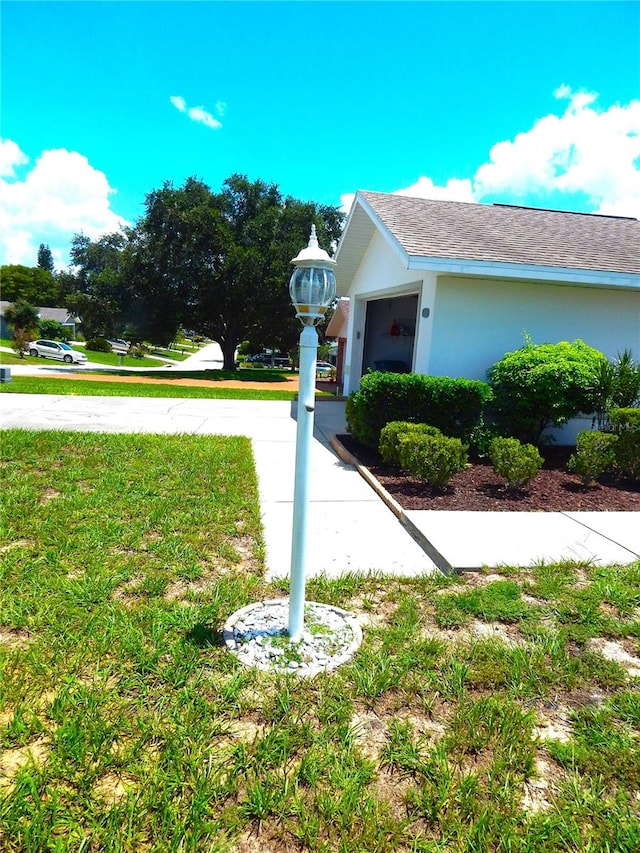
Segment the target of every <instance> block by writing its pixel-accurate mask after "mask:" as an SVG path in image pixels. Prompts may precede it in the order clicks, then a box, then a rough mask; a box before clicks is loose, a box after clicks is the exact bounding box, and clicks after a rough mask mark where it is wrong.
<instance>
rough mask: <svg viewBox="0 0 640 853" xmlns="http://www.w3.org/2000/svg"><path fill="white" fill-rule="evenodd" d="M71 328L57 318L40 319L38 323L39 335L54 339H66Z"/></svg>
mask: <svg viewBox="0 0 640 853" xmlns="http://www.w3.org/2000/svg"><path fill="white" fill-rule="evenodd" d="M68 334H69V330H68V329H67V328H66V327H65V326H63V325H62V323H59V322H58V321H57V320H40V322H39V323H38V336H39V337H41V338H48V339H49V340H54V341H65V340H66V339H67V335H68Z"/></svg>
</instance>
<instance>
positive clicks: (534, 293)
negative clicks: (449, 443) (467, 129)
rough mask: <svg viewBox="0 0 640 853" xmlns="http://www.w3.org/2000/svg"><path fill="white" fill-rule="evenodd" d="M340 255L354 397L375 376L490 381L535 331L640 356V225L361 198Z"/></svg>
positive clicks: (379, 196)
mask: <svg viewBox="0 0 640 853" xmlns="http://www.w3.org/2000/svg"><path fill="white" fill-rule="evenodd" d="M335 257H336V261H337V263H336V268H335V273H336V283H337V295H338V296H340V297H349V298H350V310H349V324H348V332H347V344H346V348H345V357H344V381H343V390H344V392H345V393H350V392H351V391H354V390H356V389H357V388H358V383H359V381H360V377H361V376H362V375H363V374H364V373H366V372H367V371H368V370H370V369H372V370H376V369H382V370H395V371H413V372H417V373H425V374H432V375H436V376H452V377H464V378H468V379H485V378H486V371H487V369H488V368H489V367H491V366H492V365H493V364H494V363H495V362H496V361H497V360H498V359H500V358H501V357H502V356H503V355H504V354H505V353H506V352H510V351H512V350H516V349H518V348H519V347H521V346H522V345H523V343H524V336H525V335H528V336H529V337H530V338H531V339H532V340H533V342H534V343H546V342H551V343H555V342H557V341H561V340H567V341H572V340H575V339H576V338H581V339H582V340H583V341H584V342H585V343H587V344H589V345H590V346H593V347H596V348H597V349H599V350H601V351H602V352H604V353H605V355H606V356H607V357H609V358H613V357H615V356H616V355H617V353H618V352H622V351H623V350H624V349H625V348H628V349H631V350H632V352H633V354H634V356H635V357H636V358H640V222H639V221H638V220H637V219H630V218H623V217H616V216H602V215H597V214H585V213H570V212H565V211H557V210H542V209H538V208H530V207H518V206H514V205H504V204H492V205H490V204H471V203H467V202H455V201H435V200H430V199H422V198H410V197H407V196H402V195H389V194H385V193H375V192H358V193H357V194H356V197H355V199H354V202H353V205H352V208H351V211H350V214H349V217H348V219H347V224H346V226H345V229H344V232H343V234H342V237H341V240H340V244H339V246H338V250H337V252H336V256H335Z"/></svg>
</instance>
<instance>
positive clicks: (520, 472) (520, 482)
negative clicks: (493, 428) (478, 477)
mask: <svg viewBox="0 0 640 853" xmlns="http://www.w3.org/2000/svg"><path fill="white" fill-rule="evenodd" d="M489 459H490V460H491V463H492V464H493V470H494V471H495V472H496V474H497V475H498V476H499V477H504V479H505V480H506V481H507V488H509V489H521V488H522V487H523V486H526V485H527V483H529V482H531V480H533V478H534V477H535V476H536V474H537V473H538V471H539V470H540V469H541V468H542V463H543V461H544V460H543V458H542V456H540V453H539V452H538V448H537V447H534V446H533V444H521V443H520V442H519V441H518V439H517V438H494V439H493V441H492V442H491V444H490V445H489Z"/></svg>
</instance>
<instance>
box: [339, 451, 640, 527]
mask: <svg viewBox="0 0 640 853" xmlns="http://www.w3.org/2000/svg"><path fill="white" fill-rule="evenodd" d="M337 439H338V440H339V441H340V443H341V444H342V445H343V447H345V448H346V449H347V450H348V451H349V452H350V453H351V454H352V455H353V456H355V458H356V459H357V460H358V462H359V463H360V464H361V465H364V466H365V467H367V468H368V469H369V470H370V471H371V473H372V474H373V476H374V477H375V478H376V479H377V480H378V482H379V483H380V484H381V485H382V486H384V488H385V489H386V490H387V492H389V494H390V495H391V496H392V497H393V498H395V500H396V501H397V502H398V503H399V504H400V506H401V507H402V508H403V509H441V510H474V511H485V512H486V511H491V512H496V511H497V512H507V511H508V512H514V511H515V512H518V511H520V512H532V511H547V512H552V511H565V512H576V511H583V512H584V511H593V510H596V511H602V512H604V511H618V512H620V511H624V512H638V511H640V483H638V482H630V481H626V480H624V479H621V478H616V477H614V476H613V475H611V474H606V475H603V476H602V477H599V478H598V483H597V485H596V486H594V487H592V488H587V487H585V486H583V485H582V483H581V481H580V478H579V477H577V476H575V475H574V474H569V473H568V472H567V471H566V469H565V466H566V463H567V460H568V458H569V456H570V455H571V453H572V452H573V448H566V447H547V448H541V450H540V452H541V454H542V455H543V456H544V458H545V463H544V465H543V467H542V469H541V470H540V471H539V472H538V474H537V475H536V477H535V479H534V480H533V481H532V482H531V483H529V485H528V486H527V487H526V488H525V489H522V490H521V491H518V492H515V493H513V492H509V491H508V490H507V489H506V488H505V485H504V480H503V479H502V478H501V477H498V476H497V474H495V473H494V472H493V469H492V467H491V463H490V462H473V463H471V464H470V465H468V466H467V468H466V470H464V471H462V472H461V473H460V474H456V475H455V477H452V478H451V480H450V481H449V485H448V486H447V488H446V489H444V490H443V491H439V490H438V489H434V488H432V487H431V486H428V485H426V484H425V483H423V482H421V481H420V480H418V479H416V478H415V477H412V476H410V475H409V474H406V473H405V472H404V471H402V470H400V469H399V468H396V467H395V466H393V465H387V464H385V463H384V462H382V460H381V459H380V457H379V455H378V453H377V452H376V451H375V450H371V449H370V448H368V447H364V446H363V445H362V444H359V443H358V442H357V441H355V439H353V438H352V437H351V436H350V435H338V436H337Z"/></svg>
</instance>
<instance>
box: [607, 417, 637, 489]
mask: <svg viewBox="0 0 640 853" xmlns="http://www.w3.org/2000/svg"><path fill="white" fill-rule="evenodd" d="M609 420H610V422H611V425H612V427H613V429H614V432H615V434H616V436H617V438H618V440H617V441H616V445H615V448H616V467H617V468H618V470H619V471H620V473H621V474H622V475H623V476H625V477H630V478H631V479H632V480H640V409H636V408H630V409H611V410H610V412H609Z"/></svg>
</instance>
